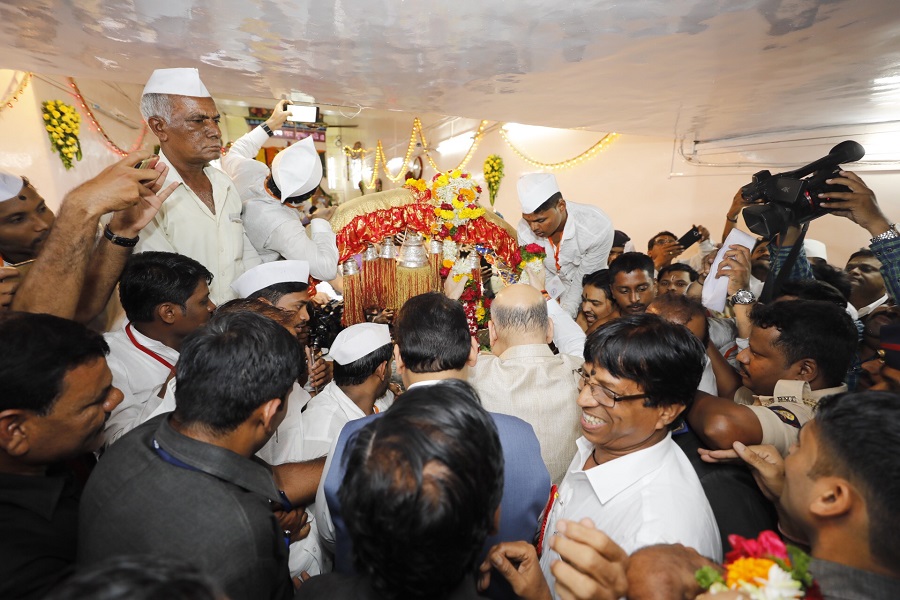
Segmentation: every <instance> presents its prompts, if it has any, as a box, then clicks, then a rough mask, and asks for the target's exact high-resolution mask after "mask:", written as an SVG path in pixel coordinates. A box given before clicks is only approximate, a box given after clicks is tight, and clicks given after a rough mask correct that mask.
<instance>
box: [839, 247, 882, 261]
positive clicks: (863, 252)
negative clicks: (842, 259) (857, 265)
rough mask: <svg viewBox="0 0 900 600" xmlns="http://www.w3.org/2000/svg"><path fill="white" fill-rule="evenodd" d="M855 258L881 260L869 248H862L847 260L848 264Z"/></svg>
mask: <svg viewBox="0 0 900 600" xmlns="http://www.w3.org/2000/svg"><path fill="white" fill-rule="evenodd" d="M854 258H874V259H875V260H880V259H879V258H878V257H877V256H875V253H874V252H872V251H871V250H869V249H868V248H860V249H859V250H857V251H856V252H854V253H853V254H851V255H850V258H848V259H847V262H850V261H851V260H853V259H854Z"/></svg>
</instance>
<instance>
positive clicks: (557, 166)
mask: <svg viewBox="0 0 900 600" xmlns="http://www.w3.org/2000/svg"><path fill="white" fill-rule="evenodd" d="M500 137H502V138H503V141H504V142H506V145H507V146H509V147H510V149H511V150H512V151H513V152H515V153H516V156H518V157H519V158H521V159H522V160H524V161H525V162H527V163H528V164H530V165H532V166H535V167H538V168H541V169H547V170H549V171H557V170H561V169H569V168H571V167H577V166H579V165H580V164H581V163H584V162H587V161H589V160H591V159H592V158H594V157H595V156H597V154H599V153H600V152H602V151H603V150H606V149H607V148H608V147H609V146H610V144H612V143H613V142H614V141H615V140H616V138H618V137H619V134H618V133H615V132H613V133H607V134H606V135H604V136H603V138H602V139H601V140H600V141H599V142H597V143H596V144H594V145H593V146H591V147H590V148H588V149H587V150H585V151H584V152H582V153H581V154H579V155H578V156H575V157H573V158H570V159H568V160H564V161H560V162H555V163H544V162H540V161H537V160H534V159H533V158H531V157H529V156H526V155H525V153H523V152H522V151H521V150H519V149H518V148H516V147H515V146H514V145H513V143H512V142H511V141H510V140H509V138H508V137H507V136H506V131H504V130H503V128H502V127H501V128H500Z"/></svg>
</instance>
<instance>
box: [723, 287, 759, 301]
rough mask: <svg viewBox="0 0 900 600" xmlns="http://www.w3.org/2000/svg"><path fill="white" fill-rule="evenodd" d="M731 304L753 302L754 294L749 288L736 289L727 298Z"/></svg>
mask: <svg viewBox="0 0 900 600" xmlns="http://www.w3.org/2000/svg"><path fill="white" fill-rule="evenodd" d="M729 300H730V301H731V303H732V304H753V303H754V302H756V296H754V295H753V292H751V291H750V290H738V291H736V292H735V293H734V294H732V296H731V298H730V299H729Z"/></svg>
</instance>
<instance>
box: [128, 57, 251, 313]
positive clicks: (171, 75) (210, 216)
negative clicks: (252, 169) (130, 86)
mask: <svg viewBox="0 0 900 600" xmlns="http://www.w3.org/2000/svg"><path fill="white" fill-rule="evenodd" d="M141 114H142V115H143V116H144V119H146V121H147V124H148V125H149V127H150V129H151V130H152V131H153V133H154V134H155V135H156V136H157V137H158V138H159V142H160V148H161V152H160V161H161V162H163V163H165V164H167V165H169V167H170V169H169V177H168V180H167V181H168V183H171V182H181V183H182V184H183V185H181V186H179V187H178V189H177V190H175V192H173V193H172V195H171V196H170V197H169V199H168V200H167V201H166V203H165V204H164V205H163V206H162V207H161V208H160V210H159V212H158V213H157V215H156V216H155V217H154V218H153V220H152V221H151V222H150V224H149V225H147V227H146V228H145V229H144V231H143V232H142V235H141V239H140V241H139V242H138V246H137V248H136V250H137V251H138V252H143V251H146V250H159V251H163V252H177V253H179V254H184V255H186V256H189V257H191V258H193V259H194V260H196V261H197V262H199V263H200V264H202V265H203V266H205V267H206V268H207V269H209V270H210V271H211V272H212V274H213V280H212V283H211V284H210V296H211V298H212V300H213V302H214V303H216V304H221V303H223V302H226V301H228V300H231V299H232V298H234V292H233V290H232V289H231V287H230V286H231V282H232V281H234V280H235V279H236V278H237V277H239V276H240V275H241V274H242V273H243V272H244V271H245V270H247V269H250V268H252V267H254V266H256V265H258V264H259V263H260V259H259V255H258V254H257V253H256V250H254V248H253V245H252V244H251V243H250V240H249V239H247V235H246V234H245V232H244V225H243V221H242V220H241V208H242V206H241V198H240V196H239V195H238V192H237V189H236V188H235V187H234V184H233V183H232V182H231V179H229V178H228V176H227V175H225V174H224V173H222V172H221V171H219V170H218V169H215V168H213V167H210V166H209V162H210V161H212V160H215V159H217V158H219V155H220V151H221V145H222V133H221V131H220V130H219V124H218V122H219V115H218V111H217V110H216V106H215V102H213V100H212V97H210V95H209V92H208V91H207V89H206V86H204V85H203V82H202V81H200V76H199V73H198V72H197V70H196V69H157V70H156V71H154V72H153V74H152V75H151V76H150V79H149V80H148V81H147V85H146V86H145V87H144V92H143V95H142V96H141Z"/></svg>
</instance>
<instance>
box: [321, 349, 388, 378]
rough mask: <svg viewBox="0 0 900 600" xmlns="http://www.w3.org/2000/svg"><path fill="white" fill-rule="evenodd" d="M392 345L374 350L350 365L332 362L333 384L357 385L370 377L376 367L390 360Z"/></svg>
mask: <svg viewBox="0 0 900 600" xmlns="http://www.w3.org/2000/svg"><path fill="white" fill-rule="evenodd" d="M393 352H394V344H392V343H391V344H385V345H384V346H382V347H381V348H376V349H375V350H372V351H371V352H369V353H368V354H366V355H365V356H363V357H360V358H357V359H356V360H354V361H353V362H352V363H348V364H346V365H342V364H340V363H338V362H337V361H334V382H335V383H336V384H337V385H359V384H361V383H362V382H364V381H365V380H366V379H368V378H369V377H371V376H372V373H374V372H375V370H376V369H377V368H378V366H379V365H380V364H381V363H383V362H387V361H389V360H390V359H391V354H393Z"/></svg>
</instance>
